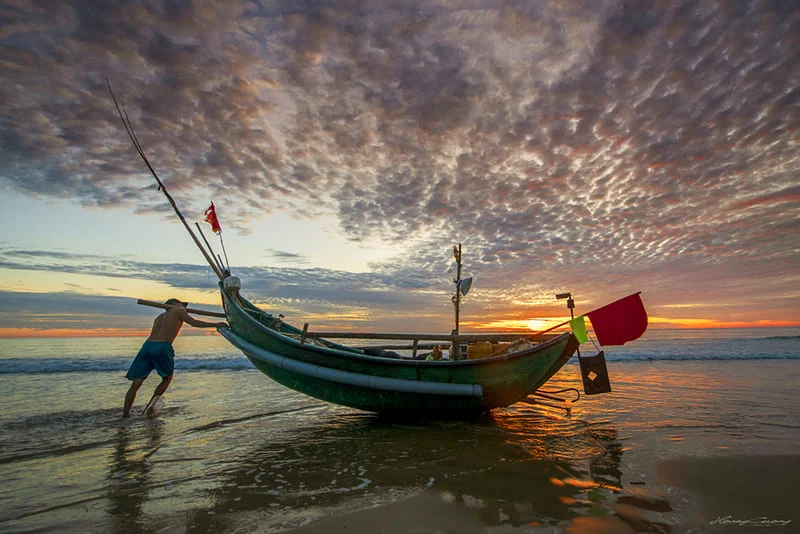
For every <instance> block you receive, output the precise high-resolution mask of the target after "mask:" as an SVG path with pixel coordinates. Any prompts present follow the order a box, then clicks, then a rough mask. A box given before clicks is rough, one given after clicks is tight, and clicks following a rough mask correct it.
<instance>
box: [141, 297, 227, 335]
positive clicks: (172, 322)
mask: <svg viewBox="0 0 800 534" xmlns="http://www.w3.org/2000/svg"><path fill="white" fill-rule="evenodd" d="M183 323H189V324H190V325H192V326H197V327H220V326H227V324H226V323H209V322H206V321H199V320H197V319H195V318H194V317H192V316H191V315H189V312H187V311H186V308H184V307H183V306H174V307H172V308H170V309H168V310H167V311H165V312H164V313H162V314H161V315H159V316H158V317H156V319H155V321H153V329H152V330H151V331H150V337H148V338H147V340H148V341H166V342H167V343H172V342H173V341H175V338H176V337H178V332H180V331H181V327H182V326H183Z"/></svg>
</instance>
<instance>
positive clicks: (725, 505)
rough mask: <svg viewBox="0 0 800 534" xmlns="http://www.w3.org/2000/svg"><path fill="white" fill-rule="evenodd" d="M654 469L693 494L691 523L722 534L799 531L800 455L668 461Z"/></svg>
mask: <svg viewBox="0 0 800 534" xmlns="http://www.w3.org/2000/svg"><path fill="white" fill-rule="evenodd" d="M656 469H657V473H658V477H659V479H660V480H661V481H662V482H663V483H664V484H668V485H670V486H676V487H679V488H683V489H686V490H688V492H689V493H690V495H691V497H692V501H693V503H692V504H693V506H692V507H691V509H689V510H687V521H686V522H687V523H690V522H692V521H693V522H696V524H697V525H699V526H703V527H705V528H708V529H709V531H710V532H721V533H722V532H725V533H727V532H731V533H738V534H745V533H750V532H760V533H762V534H763V533H764V532H799V531H800V510H798V506H797V493H795V490H796V489H797V482H798V480H800V456H796V455H792V456H784V455H772V456H738V455H736V456H718V457H710V458H692V457H689V458H670V459H667V460H662V461H661V462H659V463H658V464H657V466H656Z"/></svg>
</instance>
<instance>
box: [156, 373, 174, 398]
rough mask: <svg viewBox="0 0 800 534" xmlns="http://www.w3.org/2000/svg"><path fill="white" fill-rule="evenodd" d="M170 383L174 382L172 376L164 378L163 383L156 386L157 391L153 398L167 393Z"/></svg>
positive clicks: (162, 378)
mask: <svg viewBox="0 0 800 534" xmlns="http://www.w3.org/2000/svg"><path fill="white" fill-rule="evenodd" d="M170 382H172V375H169V376H162V377H161V382H160V383H159V384H158V385H157V386H156V390H155V391H153V397H155V396H157V395H163V394H164V393H166V392H167V388H168V387H169V384H170ZM151 400H152V399H151Z"/></svg>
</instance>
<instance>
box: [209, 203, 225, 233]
mask: <svg viewBox="0 0 800 534" xmlns="http://www.w3.org/2000/svg"><path fill="white" fill-rule="evenodd" d="M206 222H207V223H208V224H210V225H211V231H212V232H214V233H215V234H219V233H220V232H222V227H220V225H219V219H217V210H215V209H214V203H213V202H212V203H211V205H210V206H209V207H208V209H206Z"/></svg>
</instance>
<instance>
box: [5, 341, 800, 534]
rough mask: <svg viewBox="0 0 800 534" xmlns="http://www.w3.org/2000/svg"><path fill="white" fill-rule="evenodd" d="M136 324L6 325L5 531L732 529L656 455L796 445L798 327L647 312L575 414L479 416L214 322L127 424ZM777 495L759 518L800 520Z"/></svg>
mask: <svg viewBox="0 0 800 534" xmlns="http://www.w3.org/2000/svg"><path fill="white" fill-rule="evenodd" d="M141 342H142V339H138V338H37V339H0V407H2V410H0V480H2V484H0V532H121V533H123V532H124V533H128V532H133V533H137V532H142V533H144V532H148V533H149V532H173V531H181V532H234V533H245V532H264V533H267V532H287V531H289V532H298V533H300V532H308V533H310V532H362V531H365V532H366V531H373V532H391V533H401V532H403V533H434V532H455V533H461V532H485V533H505V532H537V533H538V532H722V531H731V532H737V533H739V532H746V531H747V528H746V527H747V525H742V524H741V521H740V524H736V523H731V521H735V519H728V520H726V521H727V523H725V522H724V521H720V520H719V518H718V520H717V522H716V523H714V519H713V518H712V519H711V520H709V517H708V516H707V515H704V514H703V512H702V510H701V508H702V506H703V502H701V501H702V499H701V498H700V497H698V495H696V494H693V493H691V492H690V491H688V490H687V489H686V488H683V487H679V486H675V485H671V484H670V483H668V482H665V480H664V477H663V476H660V475H659V469H660V467H659V466H663V465H664V463H663V462H664V461H665V460H670V459H676V458H687V457H688V458H739V457H748V458H752V457H764V458H767V457H771V458H788V457H797V456H798V455H799V454H800V399H798V395H797V392H798V384H800V328H770V329H725V330H655V329H653V330H650V331H648V332H647V333H646V334H645V335H644V336H643V337H642V338H641V339H639V340H637V341H634V342H631V343H628V344H626V345H624V346H621V347H607V348H605V355H606V360H607V365H608V370H609V375H610V381H611V386H612V392H611V393H606V394H602V395H592V396H589V395H585V394H584V392H583V388H582V385H581V380H580V372H579V366H578V363H577V359H575V358H573V360H572V361H571V362H569V363H568V364H567V365H566V366H565V367H564V368H563V369H562V370H561V371H560V372H559V373H558V374H557V375H556V376H555V377H554V378H553V379H552V380H551V381H550V382H549V383H548V384H546V385H545V387H544V388H543V391H545V392H549V393H550V394H553V395H555V396H558V397H563V398H569V399H570V400H574V402H572V403H571V410H570V411H569V412H568V411H567V410H565V409H564V407H563V405H562V404H561V403H559V402H556V401H548V400H547V399H541V398H535V399H533V402H532V403H519V404H516V405H513V406H510V407H508V408H504V409H499V410H494V411H493V412H491V413H490V414H488V415H484V416H480V417H476V418H474V419H472V420H468V421H453V420H442V421H436V420H434V421H429V420H425V419H424V418H420V419H415V418H407V419H403V420H393V419H387V418H384V417H381V416H378V415H375V414H370V413H364V412H360V411H357V410H352V409H349V408H345V407H341V406H336V405H332V404H328V403H324V402H321V401H319V400H317V399H314V398H311V397H308V396H305V395H302V394H300V393H297V392H294V391H292V390H289V389H287V388H285V387H283V386H281V385H279V384H277V383H275V382H273V381H271V380H270V379H269V378H268V377H266V376H265V375H263V374H261V373H260V372H259V371H257V370H256V369H255V368H254V367H253V365H252V364H251V363H250V362H249V360H247V358H246V357H244V356H243V355H242V354H241V353H240V352H239V351H238V350H237V349H236V348H234V347H232V346H231V345H229V344H228V343H227V342H226V341H225V340H224V339H223V338H222V337H220V336H218V335H211V336H189V335H183V336H181V337H179V338H178V339H177V340H176V342H175V351H176V372H175V378H174V381H173V383H172V385H171V386H170V388H169V390H168V392H167V394H166V395H165V406H164V409H163V411H162V413H161V414H160V416H159V417H156V418H144V417H141V416H139V412H140V410H141V408H142V407H143V406H144V404H145V403H146V402H147V400H148V399H149V397H150V395H151V391H152V389H153V388H154V387H155V386H156V384H157V382H158V377H156V376H153V377H151V378H150V379H149V380H148V381H147V382H145V384H144V386H143V387H142V389H141V390H140V392H139V397H138V398H137V401H136V405H135V408H134V416H133V417H131V418H130V419H126V420H123V419H122V418H121V413H122V404H123V398H124V395H125V392H126V390H127V387H128V382H127V380H126V379H125V377H124V374H125V371H126V369H127V366H128V364H129V363H130V361H131V359H132V358H133V356H134V355H135V353H136V351H137V350H138V348H139V346H140V345H141ZM581 350H582V354H585V355H591V354H594V353H595V352H596V351H597V350H598V349H597V348H595V347H593V346H591V344H588V345H587V344H585V345H583V346H582V348H581ZM578 397H579V398H578ZM734 481H737V482H735V483H737V484H739V483H741V480H738V479H737V477H736V475H735V473H729V474H726V475H724V476H723V477H722V479H721V480H720V481H719V488H720V491H721V489H722V488H725V487H726V486H727V485H730V484H733V483H734ZM767 486H768V485H767ZM753 490H754V491H760V492H762V493H763V492H769V491H770V488H769V487H764V486H762V487H761V488H757V487H754V488H753ZM730 507H731V509H730V510H729V512H730V513H729V514H728V516H730V517H733V518H735V517H736V512H737V509H736V506H735V504H734V503H731V504H730ZM725 512H727V510H723V513H725ZM765 513H766V512H765ZM769 513H770V515H768V516H766V515H764V517H766V518H767V519H768V520H769V521H771V523H769V524H768V525H766V526H765V525H760V526H764V527H765V528H766V527H771V528H768V529H767V530H763V529H762V531H766V532H797V531H798V530H794V529H795V528H800V517H798V515H797V512H795V511H792V510H788V509H787V510H785V511H783V510H782V509H780V508H779V509H777V510H776V509H774V508H773V509H771V510H770V512H769ZM778 516H780V517H778ZM787 521H788V523H786V522H787ZM723 526H726V528H728V529H729V530H724V529H722V530H720V529H721V528H722V527H723ZM737 527H738V528H737Z"/></svg>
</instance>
